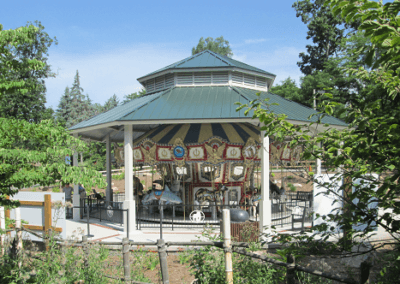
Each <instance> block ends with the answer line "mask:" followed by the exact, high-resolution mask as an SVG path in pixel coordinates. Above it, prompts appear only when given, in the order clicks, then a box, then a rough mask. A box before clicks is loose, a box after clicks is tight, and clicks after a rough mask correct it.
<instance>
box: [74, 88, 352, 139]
mask: <svg viewBox="0 0 400 284" xmlns="http://www.w3.org/2000/svg"><path fill="white" fill-rule="evenodd" d="M257 93H260V96H259V97H258V96H257V95H256V94H257ZM257 98H260V99H262V100H263V99H266V98H268V99H269V103H277V104H278V105H273V106H271V110H273V111H274V112H275V113H276V114H285V115H287V116H288V117H287V119H288V120H290V121H291V122H297V123H305V122H311V121H316V120H317V118H316V117H312V118H309V116H310V115H312V114H314V113H317V111H315V110H313V109H311V108H309V107H306V106H303V105H301V104H298V103H295V102H293V101H290V100H287V99H285V98H282V97H281V96H278V95H275V94H273V93H266V92H259V91H257V90H251V89H246V88H240V87H229V86H220V87H209V86H203V87H174V88H171V89H168V90H166V91H162V92H158V93H155V94H152V95H147V96H144V97H141V98H138V99H134V100H132V101H131V102H128V103H126V104H124V105H121V106H117V107H115V108H113V109H111V110H109V111H107V112H105V113H102V114H99V115H97V116H95V117H92V118H90V119H88V120H86V121H82V122H80V123H78V124H77V125H75V126H73V127H71V128H70V130H72V132H73V133H78V134H79V135H82V137H84V138H90V139H93V140H98V141H99V140H100V141H101V140H103V139H104V137H105V136H106V135H107V134H110V135H111V139H112V141H115V142H122V141H123V125H124V124H127V123H129V124H132V125H134V126H133V128H134V130H135V131H137V133H138V134H137V136H136V137H134V139H136V138H137V137H139V136H140V135H142V134H143V133H145V132H146V131H147V130H149V129H152V128H154V127H158V126H159V125H160V124H164V123H165V124H168V123H169V124H175V123H196V122H210V123H211V122H214V121H215V122H246V121H247V122H251V121H252V119H251V116H252V115H253V112H252V111H251V112H249V115H248V116H245V115H244V109H242V110H241V111H239V112H237V111H236V108H237V106H236V105H235V102H241V103H243V104H246V103H249V102H250V101H252V100H254V99H257ZM253 122H257V121H254V120H253ZM322 123H328V124H330V125H335V126H338V127H345V126H346V124H345V123H344V122H343V121H341V120H339V119H337V118H335V117H332V116H328V115H327V116H325V117H323V119H322Z"/></svg>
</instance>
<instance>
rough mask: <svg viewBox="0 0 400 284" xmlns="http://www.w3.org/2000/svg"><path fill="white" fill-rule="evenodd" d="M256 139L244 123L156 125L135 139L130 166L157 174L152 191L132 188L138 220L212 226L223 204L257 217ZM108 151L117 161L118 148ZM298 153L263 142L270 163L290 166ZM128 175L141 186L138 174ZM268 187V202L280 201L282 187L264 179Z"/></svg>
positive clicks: (283, 145)
mask: <svg viewBox="0 0 400 284" xmlns="http://www.w3.org/2000/svg"><path fill="white" fill-rule="evenodd" d="M259 141H260V131H259V129H258V127H256V126H254V125H251V124H249V123H199V124H183V125H162V126H159V127H157V128H154V129H152V130H150V131H148V132H147V133H145V134H143V135H142V136H140V137H139V138H137V139H135V140H134V141H133V162H134V166H135V169H139V168H143V167H147V168H151V169H152V170H153V171H154V170H155V171H157V172H158V175H159V176H160V177H161V180H156V181H154V182H153V184H154V185H153V188H152V190H150V191H147V192H144V193H142V191H141V190H136V191H135V199H136V201H137V206H138V210H137V215H138V216H137V218H138V221H147V222H149V221H152V222H155V223H158V222H160V218H163V219H164V223H168V222H175V223H177V224H179V223H185V222H186V223H187V222H190V223H193V222H195V223H198V224H204V223H211V224H213V223H216V224H218V223H219V222H218V218H219V216H220V213H221V209H223V208H231V209H242V210H245V211H247V212H248V214H249V219H250V220H253V221H257V219H258V218H257V217H258V211H259V209H258V204H259V200H260V197H261V194H260V192H261V191H260V185H261V181H260V177H259V174H258V169H259V167H260V162H261V147H262V145H261V143H260V142H259ZM114 152H115V153H116V158H117V159H118V162H119V163H121V164H122V163H123V157H124V154H123V148H122V147H118V146H116V145H115V148H114ZM300 157H301V149H300V148H296V149H290V147H289V146H288V145H287V144H286V143H283V142H272V143H270V145H269V159H270V163H272V164H279V163H282V162H286V163H290V164H293V165H294V164H297V163H298V162H299V160H300ZM134 179H135V180H136V182H135V185H136V187H137V188H142V186H141V183H140V180H139V179H138V177H136V176H135V177H134ZM269 188H270V194H269V196H270V199H271V200H274V199H280V200H283V199H285V186H284V185H282V186H281V187H279V186H278V185H276V184H274V183H273V182H272V181H270V186H269ZM272 202H274V201H272ZM278 210H279V209H278ZM281 210H285V211H287V210H286V208H284V207H281ZM164 211H165V212H166V213H164ZM289 213H290V212H288V214H289ZM279 215H280V216H282V214H279ZM143 226H145V225H143Z"/></svg>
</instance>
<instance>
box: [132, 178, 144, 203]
mask: <svg viewBox="0 0 400 284" xmlns="http://www.w3.org/2000/svg"><path fill="white" fill-rule="evenodd" d="M133 195H134V196H137V198H138V202H141V201H142V199H143V184H142V183H141V182H140V179H139V178H138V177H135V176H134V177H133Z"/></svg>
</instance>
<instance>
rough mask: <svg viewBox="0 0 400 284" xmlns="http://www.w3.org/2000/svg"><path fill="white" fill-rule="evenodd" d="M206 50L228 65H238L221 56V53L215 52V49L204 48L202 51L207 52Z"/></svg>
mask: <svg viewBox="0 0 400 284" xmlns="http://www.w3.org/2000/svg"><path fill="white" fill-rule="evenodd" d="M205 51H208V52H209V53H210V54H211V55H213V56H215V57H216V58H218V59H219V60H221V61H222V62H225V63H226V64H228V65H230V66H235V67H237V66H236V65H234V64H232V63H229V62H228V61H227V60H225V59H223V58H221V56H222V55H221V54H219V53H216V52H214V51H211V50H209V49H206V50H204V51H202V52H205Z"/></svg>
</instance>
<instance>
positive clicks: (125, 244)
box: [122, 238, 131, 282]
mask: <svg viewBox="0 0 400 284" xmlns="http://www.w3.org/2000/svg"><path fill="white" fill-rule="evenodd" d="M129 248H130V245H129V239H128V238H123V239H122V260H123V262H124V280H125V282H129V281H130V279H131V265H130V261H129Z"/></svg>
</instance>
